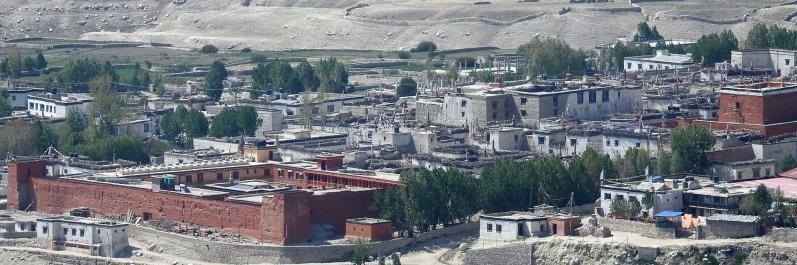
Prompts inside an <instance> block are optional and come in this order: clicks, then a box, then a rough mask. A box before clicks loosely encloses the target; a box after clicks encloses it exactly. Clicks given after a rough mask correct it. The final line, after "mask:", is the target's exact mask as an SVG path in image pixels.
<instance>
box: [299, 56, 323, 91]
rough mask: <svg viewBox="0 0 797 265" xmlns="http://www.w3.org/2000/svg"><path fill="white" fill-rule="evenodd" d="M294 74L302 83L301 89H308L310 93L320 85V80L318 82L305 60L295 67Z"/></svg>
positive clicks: (311, 67)
mask: <svg viewBox="0 0 797 265" xmlns="http://www.w3.org/2000/svg"><path fill="white" fill-rule="evenodd" d="M296 74H297V75H298V78H299V81H301V82H302V86H303V89H305V90H306V89H308V88H309V89H310V90H312V91H316V90H317V89H318V87H319V86H320V85H321V80H318V76H317V75H316V73H315V70H313V66H311V65H310V63H309V62H307V60H303V61H302V62H301V63H299V65H298V66H296Z"/></svg>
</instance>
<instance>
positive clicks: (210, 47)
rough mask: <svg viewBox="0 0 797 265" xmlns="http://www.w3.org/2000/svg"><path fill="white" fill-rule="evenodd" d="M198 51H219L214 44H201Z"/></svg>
mask: <svg viewBox="0 0 797 265" xmlns="http://www.w3.org/2000/svg"><path fill="white" fill-rule="evenodd" d="M199 52H201V53H218V52H219V48H216V46H214V45H212V44H205V46H202V48H200V49H199Z"/></svg>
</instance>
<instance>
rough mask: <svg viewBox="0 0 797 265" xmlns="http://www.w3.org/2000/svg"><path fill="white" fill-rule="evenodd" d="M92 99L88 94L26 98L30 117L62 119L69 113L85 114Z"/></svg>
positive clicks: (31, 96)
mask: <svg viewBox="0 0 797 265" xmlns="http://www.w3.org/2000/svg"><path fill="white" fill-rule="evenodd" d="M92 101H94V98H92V97H91V96H89V95H88V94H65V95H53V94H47V95H41V96H34V95H29V96H28V112H29V113H30V114H31V115H34V116H39V117H46V118H54V119H63V118H66V116H67V115H68V114H69V112H70V111H78V112H81V113H86V112H87V111H88V107H89V105H91V102H92Z"/></svg>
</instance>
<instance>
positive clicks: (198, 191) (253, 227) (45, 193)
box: [8, 158, 399, 244]
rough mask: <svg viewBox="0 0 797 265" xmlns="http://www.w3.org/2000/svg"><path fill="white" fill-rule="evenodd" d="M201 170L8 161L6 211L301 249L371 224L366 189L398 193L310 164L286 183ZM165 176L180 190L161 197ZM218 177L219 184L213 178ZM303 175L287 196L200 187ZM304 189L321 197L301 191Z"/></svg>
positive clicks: (261, 167)
mask: <svg viewBox="0 0 797 265" xmlns="http://www.w3.org/2000/svg"><path fill="white" fill-rule="evenodd" d="M327 162H329V161H328V160H327ZM332 163H333V164H334V163H336V162H332ZM207 164H208V165H210V166H208V167H201V166H191V167H183V168H179V167H164V168H163V170H161V169H160V168H155V167H152V166H151V167H150V168H149V170H148V171H146V172H143V171H141V170H139V171H136V170H132V169H127V170H126V171H125V172H128V173H126V174H121V173H119V172H120V171H119V170H117V173H115V175H114V174H111V176H109V175H107V174H106V175H100V176H48V174H47V160H44V159H37V158H17V159H12V160H11V161H9V162H8V208H9V209H15V210H28V211H40V212H46V213H54V214H60V213H64V212H67V211H69V210H71V209H75V208H88V209H89V210H90V211H91V213H92V215H93V216H95V217H102V216H123V215H127V214H128V213H133V215H135V217H141V218H142V219H143V220H154V219H165V220H170V221H174V222H181V223H187V224H193V225H197V226H202V227H212V228H216V229H220V230H222V231H224V232H229V233H236V234H241V235H244V236H248V237H252V238H256V239H258V240H260V241H263V242H268V243H274V244H292V243H300V242H306V241H308V240H309V239H310V238H311V235H310V231H311V226H312V225H314V224H330V225H332V226H333V227H334V230H335V233H336V234H344V233H345V228H346V220H347V219H352V218H361V217H368V216H373V213H372V212H371V210H370V209H369V207H370V205H371V203H372V202H373V192H374V189H373V188H381V187H395V186H397V185H399V184H398V181H397V178H396V179H395V181H394V178H393V177H389V178H372V177H371V176H369V175H368V174H365V175H362V174H351V173H346V172H341V171H329V170H321V169H320V168H319V167H318V166H312V164H310V163H307V164H310V165H311V166H307V167H301V168H293V169H292V173H293V174H294V178H293V179H287V177H286V178H284V179H283V178H278V177H275V175H274V174H273V173H271V172H276V171H277V169H278V168H292V167H290V166H283V165H282V163H279V162H271V161H269V162H266V163H254V162H252V163H240V164H229V163H228V164H224V165H222V166H212V165H211V164H212V163H207ZM327 165H329V164H327ZM136 172H139V173H136ZM235 172H237V174H236V173H235ZM286 173H287V172H286ZM165 174H169V175H171V176H174V177H175V179H177V180H178V181H179V182H180V183H177V184H178V185H179V184H184V185H185V188H184V189H183V188H180V189H172V190H169V189H167V190H164V189H161V187H159V186H158V183H157V181H158V180H159V179H160V178H159V176H162V175H165ZM219 174H220V175H221V176H222V177H221V178H220V179H221V180H218V179H217V177H216V176H218V175H219ZM297 174H298V175H299V176H302V177H301V179H300V180H296V176H297ZM310 175H312V176H324V178H323V179H319V180H318V181H313V182H311V183H313V184H304V185H296V188H297V189H293V190H287V191H276V192H270V193H258V194H248V195H235V196H234V195H233V194H231V193H229V192H224V191H217V190H209V189H204V188H201V187H203V186H202V185H203V184H209V183H214V182H215V183H218V182H224V181H232V180H235V178H237V179H262V180H266V181H273V182H277V183H283V184H291V185H295V184H296V183H305V182H304V181H305V180H307V179H306V178H304V177H303V176H310ZM199 176H202V177H199ZM297 181H298V182H297ZM308 187H314V188H316V187H317V188H321V189H316V190H312V189H303V188H308Z"/></svg>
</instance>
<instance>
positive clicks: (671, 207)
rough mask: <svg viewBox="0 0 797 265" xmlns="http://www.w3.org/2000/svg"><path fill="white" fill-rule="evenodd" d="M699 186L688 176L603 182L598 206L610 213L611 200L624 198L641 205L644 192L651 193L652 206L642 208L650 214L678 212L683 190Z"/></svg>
mask: <svg viewBox="0 0 797 265" xmlns="http://www.w3.org/2000/svg"><path fill="white" fill-rule="evenodd" d="M693 188H699V184H698V182H697V181H695V180H691V179H688V178H676V179H665V178H661V177H653V178H652V179H651V180H645V181H634V182H627V183H614V182H608V181H607V182H605V183H604V184H603V185H601V198H600V208H601V210H602V212H603V214H604V215H608V214H611V213H612V207H611V206H612V202H613V201H614V200H625V201H626V202H629V203H630V202H631V201H637V202H639V203H640V205H642V199H643V198H644V197H645V192H647V191H650V192H652V193H653V201H654V202H653V207H651V208H650V209H644V208H645V207H644V205H642V208H643V209H642V211H647V212H649V213H651V215H653V214H655V213H659V212H663V211H675V212H680V211H681V210H682V209H683V205H684V204H683V192H684V190H688V189H693Z"/></svg>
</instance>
